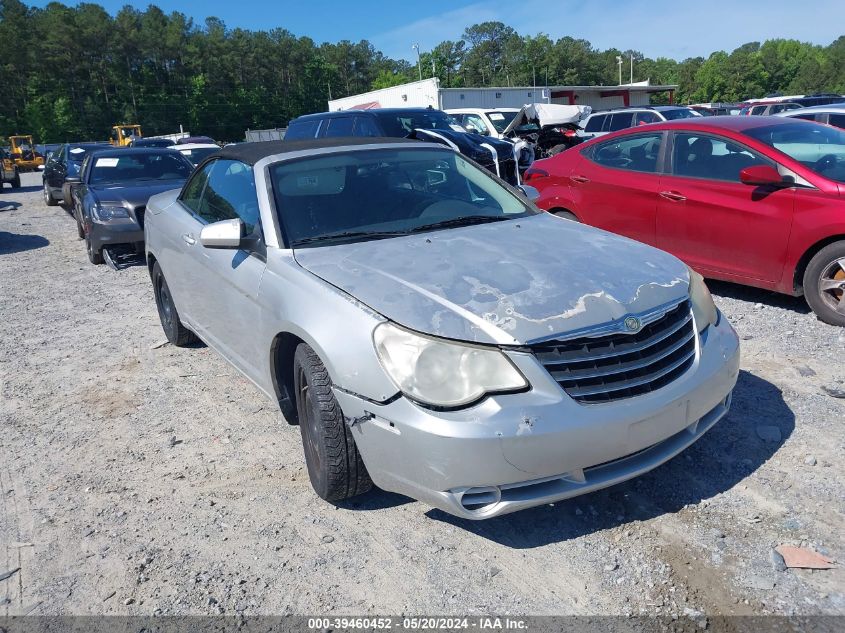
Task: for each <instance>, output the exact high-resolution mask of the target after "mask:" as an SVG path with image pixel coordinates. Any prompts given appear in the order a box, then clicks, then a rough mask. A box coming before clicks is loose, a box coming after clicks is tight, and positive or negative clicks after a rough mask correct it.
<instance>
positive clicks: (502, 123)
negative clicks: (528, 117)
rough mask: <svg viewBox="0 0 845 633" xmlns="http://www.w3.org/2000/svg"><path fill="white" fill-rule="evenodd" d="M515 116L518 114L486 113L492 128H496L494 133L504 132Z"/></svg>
mask: <svg viewBox="0 0 845 633" xmlns="http://www.w3.org/2000/svg"><path fill="white" fill-rule="evenodd" d="M517 114H519V112H498V111H495V110H494V111H493V112H488V113H487V117H488V118H489V119H490V123H492V124H493V127H494V128H496V131H497V132H500V133H501V132H504V131H505V128H506V127H508V125H510V123H511V121H513V120H514V118H515V117H516V115H517Z"/></svg>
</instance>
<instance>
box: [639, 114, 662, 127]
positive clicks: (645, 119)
mask: <svg viewBox="0 0 845 633" xmlns="http://www.w3.org/2000/svg"><path fill="white" fill-rule="evenodd" d="M659 121H660V117H659V116H657V113H656V112H649V111H646V112H637V125H645V124H646V123H657V122H659Z"/></svg>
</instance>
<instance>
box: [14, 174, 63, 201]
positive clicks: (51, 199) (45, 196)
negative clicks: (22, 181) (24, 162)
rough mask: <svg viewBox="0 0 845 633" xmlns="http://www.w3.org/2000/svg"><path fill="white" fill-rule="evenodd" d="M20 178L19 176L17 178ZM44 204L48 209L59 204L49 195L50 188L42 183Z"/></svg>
mask: <svg viewBox="0 0 845 633" xmlns="http://www.w3.org/2000/svg"><path fill="white" fill-rule="evenodd" d="M18 178H20V176H19V177H18ZM43 194H44V204H46V205H47V206H48V207H55V206H56V205H57V204H59V202H58V201H57V200H56V199H55V198H54V197H53V194H52V193H50V186H49V185H48V184H47V183H46V182H45V183H44V191H43Z"/></svg>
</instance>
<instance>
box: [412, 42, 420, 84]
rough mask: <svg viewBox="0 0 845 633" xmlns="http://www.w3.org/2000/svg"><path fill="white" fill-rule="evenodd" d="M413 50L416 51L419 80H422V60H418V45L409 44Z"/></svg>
mask: <svg viewBox="0 0 845 633" xmlns="http://www.w3.org/2000/svg"><path fill="white" fill-rule="evenodd" d="M411 48H413V49H414V50H415V51H417V69H418V70H419V71H420V81H422V61H421V60H420V45H419V44H414V45H413V46H411Z"/></svg>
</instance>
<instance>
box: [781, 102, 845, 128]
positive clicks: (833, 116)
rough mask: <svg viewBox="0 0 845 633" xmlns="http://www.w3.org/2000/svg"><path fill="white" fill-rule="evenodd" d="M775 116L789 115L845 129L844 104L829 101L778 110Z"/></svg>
mask: <svg viewBox="0 0 845 633" xmlns="http://www.w3.org/2000/svg"><path fill="white" fill-rule="evenodd" d="M775 116H783V117H789V118H790V119H806V120H807V121H815V122H816V123H826V124H827V125H832V126H833V127H838V128H840V129H845V104H842V103H831V104H829V105H820V106H811V107H809V108H801V109H800V110H787V111H785V112H778V113H777V114H776V115H775Z"/></svg>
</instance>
